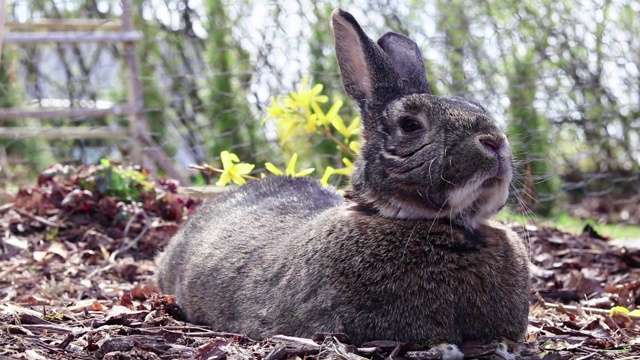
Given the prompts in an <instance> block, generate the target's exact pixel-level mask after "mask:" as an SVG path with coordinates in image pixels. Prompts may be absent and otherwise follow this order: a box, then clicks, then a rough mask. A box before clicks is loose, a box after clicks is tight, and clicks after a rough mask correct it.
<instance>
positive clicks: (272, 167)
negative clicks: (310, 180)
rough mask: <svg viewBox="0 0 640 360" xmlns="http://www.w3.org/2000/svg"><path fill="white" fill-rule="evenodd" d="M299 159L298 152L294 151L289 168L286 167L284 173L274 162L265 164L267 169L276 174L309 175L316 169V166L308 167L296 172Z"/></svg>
mask: <svg viewBox="0 0 640 360" xmlns="http://www.w3.org/2000/svg"><path fill="white" fill-rule="evenodd" d="M297 161H298V153H294V154H293V155H292V156H291V160H289V164H288V165H287V168H286V169H285V171H284V173H283V172H282V170H280V169H278V168H277V167H276V166H275V165H273V164H272V163H270V162H268V163H266V164H264V166H265V167H266V168H267V170H269V172H271V173H273V174H275V175H289V176H293V177H296V176H307V175H309V174H311V173H312V172H313V171H314V170H315V169H314V168H308V169H304V170H301V171H298V172H296V162H297Z"/></svg>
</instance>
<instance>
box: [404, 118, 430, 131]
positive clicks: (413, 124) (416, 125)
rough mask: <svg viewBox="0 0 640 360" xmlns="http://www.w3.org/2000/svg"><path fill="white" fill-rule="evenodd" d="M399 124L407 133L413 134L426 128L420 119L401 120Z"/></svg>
mask: <svg viewBox="0 0 640 360" xmlns="http://www.w3.org/2000/svg"><path fill="white" fill-rule="evenodd" d="M398 124H399V125H400V129H402V131H403V132H405V133H412V132H415V131H418V130H422V129H423V128H424V127H423V126H422V123H421V122H420V121H419V120H418V119H416V118H412V117H409V116H407V117H403V118H401V119H400V121H399V123H398Z"/></svg>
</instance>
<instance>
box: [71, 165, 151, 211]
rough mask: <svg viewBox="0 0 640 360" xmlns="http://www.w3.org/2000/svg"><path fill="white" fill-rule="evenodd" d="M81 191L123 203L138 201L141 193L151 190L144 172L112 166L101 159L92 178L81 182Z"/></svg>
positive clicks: (132, 168)
mask: <svg viewBox="0 0 640 360" xmlns="http://www.w3.org/2000/svg"><path fill="white" fill-rule="evenodd" d="M80 185H81V186H82V189H83V190H90V191H92V192H96V193H98V194H100V195H103V196H113V197H117V198H119V199H121V200H122V201H125V202H133V201H140V200H141V195H142V194H143V193H146V192H149V191H151V190H152V189H153V183H152V182H151V181H149V179H148V177H147V174H146V172H144V171H141V170H140V169H136V168H134V167H131V166H128V167H124V166H121V165H114V164H111V162H110V161H109V160H107V159H101V160H100V165H99V166H97V167H96V169H95V173H94V176H93V177H89V178H87V179H84V180H82V181H81V184H80Z"/></svg>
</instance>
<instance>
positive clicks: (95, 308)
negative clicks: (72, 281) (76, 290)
mask: <svg viewBox="0 0 640 360" xmlns="http://www.w3.org/2000/svg"><path fill="white" fill-rule="evenodd" d="M87 310H90V311H102V312H105V311H107V309H105V307H104V306H102V304H100V303H99V302H98V301H94V302H92V303H91V305H90V306H89V307H87Z"/></svg>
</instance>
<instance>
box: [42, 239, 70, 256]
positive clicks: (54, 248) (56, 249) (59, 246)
mask: <svg viewBox="0 0 640 360" xmlns="http://www.w3.org/2000/svg"><path fill="white" fill-rule="evenodd" d="M47 252H48V253H50V254H55V255H58V256H60V257H61V258H62V259H63V260H66V259H67V258H68V257H69V252H68V250H67V247H66V245H65V244H64V243H61V242H54V243H51V245H49V248H48V249H47Z"/></svg>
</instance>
